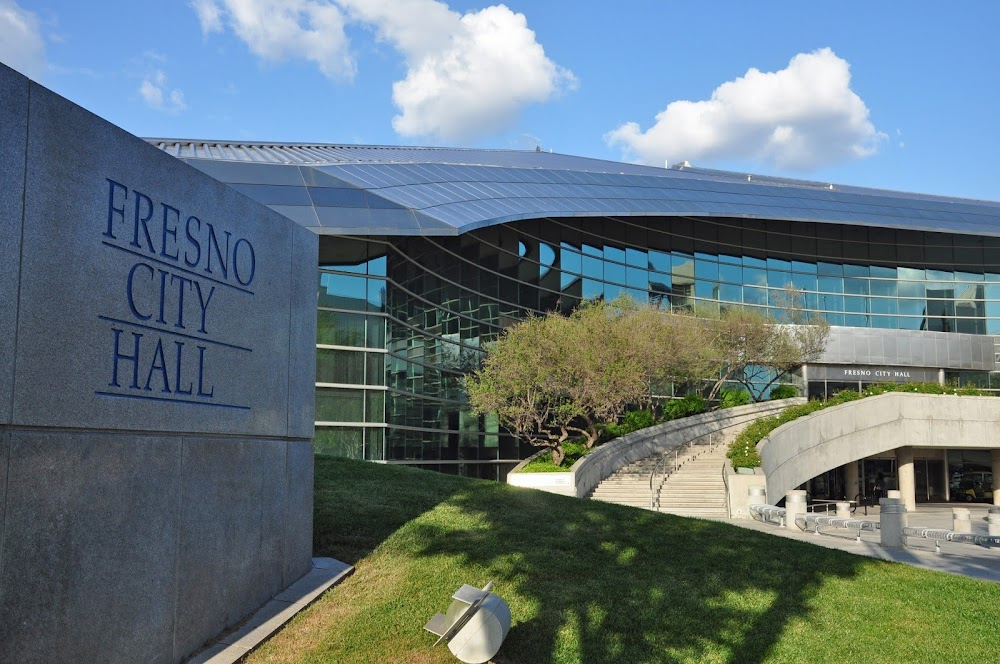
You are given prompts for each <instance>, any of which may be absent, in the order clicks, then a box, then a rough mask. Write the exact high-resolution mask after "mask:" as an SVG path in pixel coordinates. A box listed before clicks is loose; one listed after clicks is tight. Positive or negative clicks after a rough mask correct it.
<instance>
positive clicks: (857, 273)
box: [844, 263, 868, 277]
mask: <svg viewBox="0 0 1000 664" xmlns="http://www.w3.org/2000/svg"><path fill="white" fill-rule="evenodd" d="M844 276H846V277H867V276H868V266H867V265H852V264H850V263H848V264H847V265H844Z"/></svg>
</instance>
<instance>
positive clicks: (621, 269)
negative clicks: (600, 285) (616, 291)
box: [604, 261, 625, 284]
mask: <svg viewBox="0 0 1000 664" xmlns="http://www.w3.org/2000/svg"><path fill="white" fill-rule="evenodd" d="M604 280H605V281H608V282H612V283H616V284H624V283H625V266H624V265H619V264H618V263H609V262H607V261H605V263H604Z"/></svg>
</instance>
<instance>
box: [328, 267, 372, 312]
mask: <svg viewBox="0 0 1000 664" xmlns="http://www.w3.org/2000/svg"><path fill="white" fill-rule="evenodd" d="M366 282H367V280H366V279H365V278H364V277H354V276H348V275H345V274H330V273H329V272H321V273H320V275H319V306H321V307H334V308H340V309H357V310H358V311H364V310H365V309H366V308H367V307H366V305H365V295H366V289H367V283H366Z"/></svg>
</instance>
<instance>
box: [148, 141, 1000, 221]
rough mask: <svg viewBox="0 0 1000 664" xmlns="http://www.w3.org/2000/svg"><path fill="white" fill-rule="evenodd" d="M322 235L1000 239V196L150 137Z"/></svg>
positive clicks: (578, 163) (485, 154)
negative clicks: (646, 224) (591, 229)
mask: <svg viewBox="0 0 1000 664" xmlns="http://www.w3.org/2000/svg"><path fill="white" fill-rule="evenodd" d="M146 140H147V141H149V142H150V143H152V144H153V145H155V146H156V147H158V148H160V149H161V150H163V151H165V152H167V153H168V154H171V155H173V156H175V157H178V158H180V159H183V160H184V161H186V162H188V163H190V164H191V165H192V166H195V167H196V168H198V169H200V170H202V171H204V172H206V173H208V174H209V175H211V176H213V177H215V178H217V179H219V180H221V181H223V182H226V183H228V184H230V185H231V186H233V187H234V188H236V189H238V190H240V191H242V192H243V193H245V194H247V195H248V196H250V197H251V198H254V199H256V200H257V201H259V202H261V203H264V204H265V205H268V206H269V207H271V208H273V209H274V210H276V211H278V212H280V213H281V214H284V215H285V216H287V217H289V218H291V219H292V220H294V221H296V222H297V223H299V224H302V225H303V226H306V227H309V228H311V229H312V230H314V231H315V232H316V233H319V234H337V235H340V234H365V235H415V234H419V235H456V234H459V233H463V232H465V231H468V230H472V229H474V228H479V227H482V226H488V225H492V224H498V223H503V222H508V221H516V220H520V219H535V218H539V217H593V216H620V217H628V216H664V217H670V216H685V217H688V216H693V217H731V218H732V217H735V218H752V219H783V220H788V221H812V222H820V223H833V224H848V225H862V226H877V227H883V228H900V229H911V230H923V231H938V232H947V233H962V234H975V235H988V236H1000V203H998V202H993V201H974V200H968V199H960V198H948V197H943V196H931V195H923V194H909V193H903V192H895V191H885V190H878V189H867V188H863V187H850V186H842V185H834V184H829V183H822V182H809V181H804V180H790V179H783V178H773V177H764V176H757V175H750V174H746V173H734V172H728V171H716V170H708V169H699V168H691V167H689V166H687V165H684V166H683V167H679V168H669V169H667V168H655V167H651V166H640V165H636V164H625V163H619V162H613V161H605V160H600V159H590V158H586V157H575V156H571V155H562V154H553V153H551V152H542V151H520V150H480V149H461V148H425V147H395V146H337V145H319V144H305V143H238V142H226V141H193V140H178V139H146Z"/></svg>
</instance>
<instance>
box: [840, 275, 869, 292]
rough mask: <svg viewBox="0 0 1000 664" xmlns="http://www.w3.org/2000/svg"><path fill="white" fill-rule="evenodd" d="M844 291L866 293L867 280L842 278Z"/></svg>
mask: <svg viewBox="0 0 1000 664" xmlns="http://www.w3.org/2000/svg"><path fill="white" fill-rule="evenodd" d="M844 292H845V293H851V294H855V295H868V280H867V279H844Z"/></svg>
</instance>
